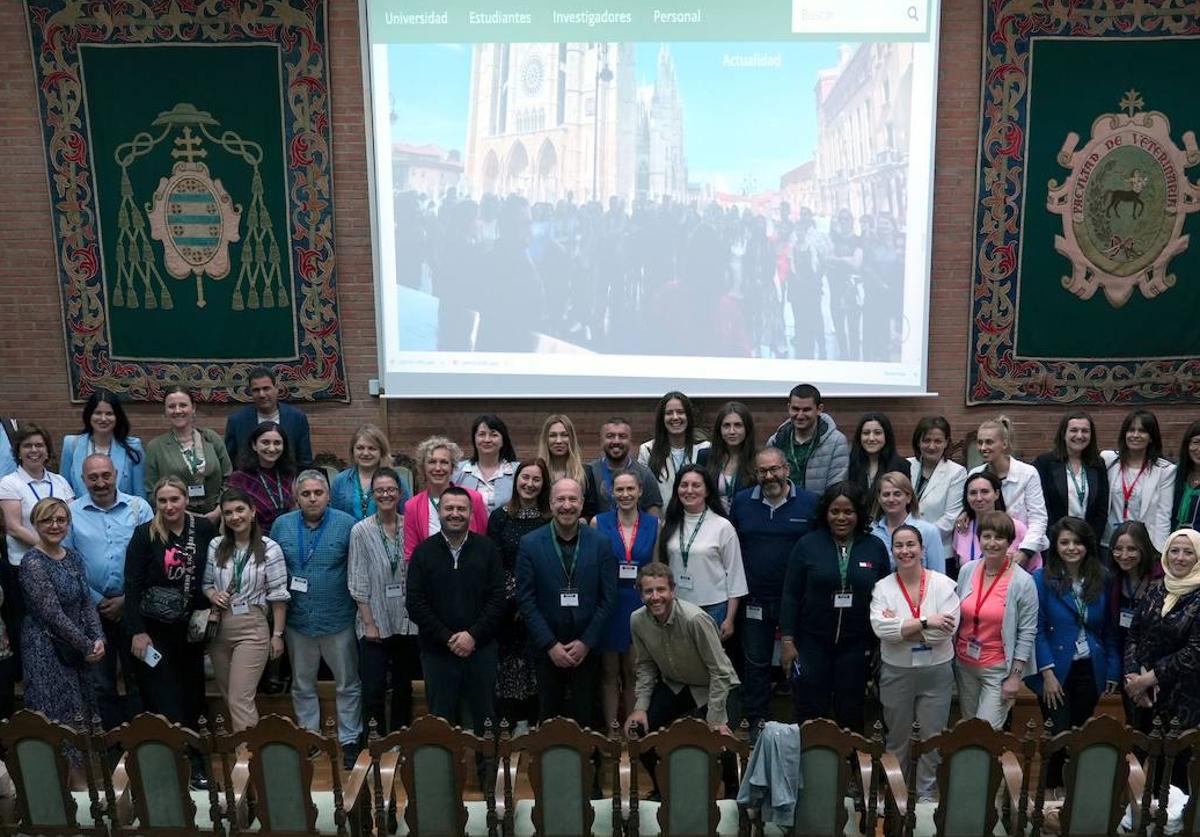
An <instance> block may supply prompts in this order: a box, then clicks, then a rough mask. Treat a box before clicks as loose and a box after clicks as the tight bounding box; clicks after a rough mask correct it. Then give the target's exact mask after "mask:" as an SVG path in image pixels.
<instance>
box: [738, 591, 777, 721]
mask: <svg viewBox="0 0 1200 837" xmlns="http://www.w3.org/2000/svg"><path fill="white" fill-rule="evenodd" d="M758 607H761V608H762V619H751V618H750V616H749V615H748V614H749V612H750V608H758ZM738 616H739V617H743V618H739V619H738V629H739V630H740V631H741V632H742V655H743V657H744V660H743V663H744V666H745V677H743V678H742V708H743V709H744V710H745V716H746V718H747V719H749V721H750V726H751V728H753V727H754V725H755V724H757V723H758V722H759V721H761V720H766V719H768V718H770V717H771V716H770V711H769V710H770V705H771V658H772V657H773V656H774V653H775V630H776V628H778V627H779V602H773V601H764V600H761V599H751V598H746V599H744V600H743V601H742V607H741V608H740V609H739V612H738Z"/></svg>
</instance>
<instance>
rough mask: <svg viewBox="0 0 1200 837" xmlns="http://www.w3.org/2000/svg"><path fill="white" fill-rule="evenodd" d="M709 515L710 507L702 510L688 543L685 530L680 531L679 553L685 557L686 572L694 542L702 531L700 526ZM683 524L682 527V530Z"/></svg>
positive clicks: (684, 567) (684, 568) (684, 569)
mask: <svg viewBox="0 0 1200 837" xmlns="http://www.w3.org/2000/svg"><path fill="white" fill-rule="evenodd" d="M706 517H708V508H707V507H705V509H704V511H702V512H700V519H699V520H697V521H696V528H695V529H693V530H692V534H691V537H689V538H688V540H687V544H686V545H684V543H683V532H682V531H680V533H679V554H680V555H681V556H682V557H683V571H684V572H685V573H686V572H687V568H688V557H689V556H690V555H691V554H692V543H693V542H694V541H695V540H696V535H697V534H699V532H700V527H701V526H703V525H704V518H706ZM682 528H683V527H682V526H680V529H681V530H682Z"/></svg>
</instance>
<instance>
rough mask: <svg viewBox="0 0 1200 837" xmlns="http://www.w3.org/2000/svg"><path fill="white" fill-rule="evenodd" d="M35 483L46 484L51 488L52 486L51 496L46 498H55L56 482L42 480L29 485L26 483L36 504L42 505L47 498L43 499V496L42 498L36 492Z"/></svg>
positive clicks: (48, 495)
mask: <svg viewBox="0 0 1200 837" xmlns="http://www.w3.org/2000/svg"><path fill="white" fill-rule="evenodd" d="M35 482H44V483H46V484H47V485H49V486H50V493H49V494H47V495H46V497H53V496H54V480H48V479H41V480H34V481H33V482H27V483H25V487H26V488H28V489H29V493H30V494H32V495H33V501H34V502H35V503H40V502H41V501H42V500H45V499H46V497H42V496H40V495H39V494H38V493H37V491H35V490H34V487H33V483H35Z"/></svg>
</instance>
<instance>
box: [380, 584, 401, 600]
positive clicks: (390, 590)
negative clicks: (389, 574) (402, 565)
mask: <svg viewBox="0 0 1200 837" xmlns="http://www.w3.org/2000/svg"><path fill="white" fill-rule="evenodd" d="M383 595H384V598H388V599H403V598H404V589H403V588H402V587H401V586H400V585H399V584H388V585H386V586H385V587H384V588H383Z"/></svg>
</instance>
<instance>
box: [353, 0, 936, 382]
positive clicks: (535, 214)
mask: <svg viewBox="0 0 1200 837" xmlns="http://www.w3.org/2000/svg"><path fill="white" fill-rule="evenodd" d="M365 9H366V12H365V14H366V20H365V25H366V32H367V39H366V40H367V50H368V53H367V62H366V63H367V65H368V67H369V94H368V95H369V101H370V108H369V111H370V112H369V114H368V116H369V119H368V125H367V130H368V134H369V139H370V142H371V155H372V166H371V175H372V188H373V192H372V216H373V217H372V219H371V223H372V234H373V240H374V252H375V282H376V286H375V297H376V299H375V301H376V316H377V320H378V334H379V340H380V353H379V355H380V367H381V368H380V376H379V377H380V381H381V386H382V389H383V394H384V395H385V396H386V397H400V398H411V397H449V398H453V397H470V398H478V397H481V396H482V397H496V396H508V397H531V398H532V397H555V398H561V397H564V396H566V397H572V396H580V397H583V396H658V395H661V393H662V392H663V391H665V390H667V389H683V390H684V391H686V392H688V393H689V394H690V395H694V396H710V397H722V396H729V397H753V396H769V397H780V396H781V395H782V394H784V393H786V392H787V390H788V389H790V388H791V386H793V385H794V384H796V383H798V382H801V381H804V382H809V383H813V384H816V385H817V386H819V387H820V388H821V390H822V391H823V392H826V393H829V394H834V395H837V394H841V395H852V394H853V395H912V394H920V393H924V392H925V387H926V352H927V343H928V330H929V329H928V323H929V271H930V229H931V213H932V206H933V201H932V191H933V178H932V164H933V142H934V122H935V116H936V80H937V43H938V19H939V13H940V9H939V0H754V2H749V3H732V2H729V0H691V1H690V3H679V2H675V3H672V4H668V5H662V6H655V5H654V0H614V2H611V3H595V4H585V3H580V2H573V1H572V0H560V2H553V0H510V1H509V2H502V3H496V4H494V5H489V4H488V3H470V2H461V0H440V1H439V0H426V2H421V3H415V2H403V1H402V0H366V3H365Z"/></svg>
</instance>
